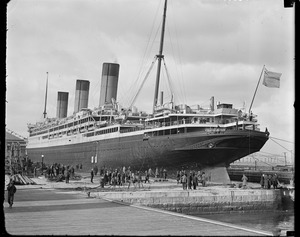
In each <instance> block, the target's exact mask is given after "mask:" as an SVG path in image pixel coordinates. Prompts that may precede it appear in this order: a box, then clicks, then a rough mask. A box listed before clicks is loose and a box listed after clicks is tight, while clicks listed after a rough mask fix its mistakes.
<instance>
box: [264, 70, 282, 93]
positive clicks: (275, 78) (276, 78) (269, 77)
mask: <svg viewBox="0 0 300 237" xmlns="http://www.w3.org/2000/svg"><path fill="white" fill-rule="evenodd" d="M281 75H282V73H278V72H271V71H268V70H267V69H265V73H264V80H263V85H265V86H266V87H272V88H279V87H280V77H281Z"/></svg>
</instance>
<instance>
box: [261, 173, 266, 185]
mask: <svg viewBox="0 0 300 237" xmlns="http://www.w3.org/2000/svg"><path fill="white" fill-rule="evenodd" d="M260 186H261V188H264V187H265V175H264V174H262V175H261V178H260Z"/></svg>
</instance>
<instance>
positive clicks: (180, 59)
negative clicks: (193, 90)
mask: <svg viewBox="0 0 300 237" xmlns="http://www.w3.org/2000/svg"><path fill="white" fill-rule="evenodd" d="M170 9H171V10H170V15H171V17H173V10H172V9H173V5H172V4H170ZM173 18H174V19H176V18H175V17H173ZM170 22H172V23H173V26H174V31H175V39H176V46H177V51H175V52H177V55H178V58H177V57H174V58H175V59H177V60H176V61H178V62H177V64H178V65H179V67H176V74H177V75H179V74H180V75H179V76H178V78H179V84H181V86H180V88H179V89H180V93H182V94H181V95H180V96H182V97H183V101H182V102H183V103H186V93H185V83H184V79H183V70H182V57H181V47H180V44H179V37H178V30H177V24H176V21H175V20H174V21H170ZM178 68H179V71H180V73H178Z"/></svg>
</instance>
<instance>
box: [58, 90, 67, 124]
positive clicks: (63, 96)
mask: <svg viewBox="0 0 300 237" xmlns="http://www.w3.org/2000/svg"><path fill="white" fill-rule="evenodd" d="M68 99H69V92H61V91H59V92H58V93H57V108H56V117H57V118H60V119H61V118H65V117H67V114H68Z"/></svg>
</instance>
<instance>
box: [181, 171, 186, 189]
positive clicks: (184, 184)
mask: <svg viewBox="0 0 300 237" xmlns="http://www.w3.org/2000/svg"><path fill="white" fill-rule="evenodd" d="M186 182H187V177H186V174H185V173H184V174H183V175H182V177H181V183H182V188H183V190H186V186H187V185H186Z"/></svg>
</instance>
